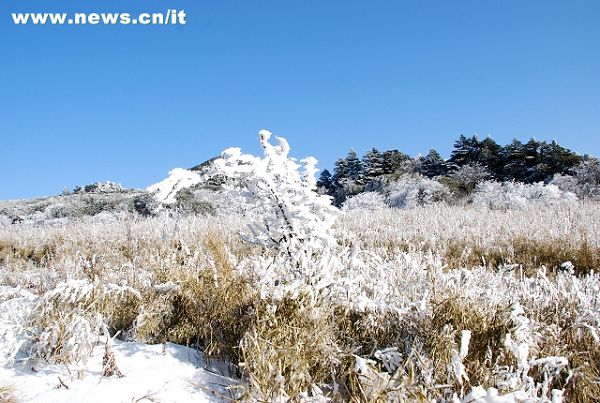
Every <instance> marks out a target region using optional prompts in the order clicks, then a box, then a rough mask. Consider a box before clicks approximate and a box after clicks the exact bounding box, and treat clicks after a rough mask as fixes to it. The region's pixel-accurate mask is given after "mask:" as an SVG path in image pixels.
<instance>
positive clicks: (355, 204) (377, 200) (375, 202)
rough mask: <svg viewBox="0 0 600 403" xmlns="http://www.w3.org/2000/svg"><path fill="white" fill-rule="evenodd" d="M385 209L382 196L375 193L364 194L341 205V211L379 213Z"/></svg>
mask: <svg viewBox="0 0 600 403" xmlns="http://www.w3.org/2000/svg"><path fill="white" fill-rule="evenodd" d="M386 207H387V205H386V203H385V196H384V195H382V194H380V193H376V192H364V193H359V194H357V195H356V196H354V197H351V198H349V199H347V200H346V201H345V202H344V204H343V205H342V210H343V211H352V210H363V211H379V210H382V209H384V208H386Z"/></svg>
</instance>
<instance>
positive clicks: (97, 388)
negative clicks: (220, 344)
mask: <svg viewBox="0 0 600 403" xmlns="http://www.w3.org/2000/svg"><path fill="white" fill-rule="evenodd" d="M13 290H14V291H12V292H11V290H10V289H9V287H2V290H0V294H2V295H0V297H2V298H0V301H2V300H4V302H2V303H1V304H0V351H1V352H2V356H1V357H0V385H11V386H12V387H13V388H14V391H15V392H14V395H15V397H16V398H17V399H18V401H19V402H40V403H41V402H43V403H50V402H84V401H85V402H87V403H90V402H150V401H154V402H192V401H194V402H221V401H231V399H232V398H233V397H234V395H235V389H236V385H239V382H238V381H235V380H233V379H231V378H229V377H227V376H224V375H222V374H223V373H224V372H226V368H227V366H226V365H225V364H222V363H213V362H211V363H210V365H208V366H207V365H206V364H207V363H206V361H205V359H204V357H203V355H202V353H200V352H198V351H197V350H194V349H192V348H189V347H184V346H180V345H176V344H172V343H166V344H164V345H163V344H157V345H148V344H143V343H135V342H124V341H120V340H111V342H110V343H111V349H112V351H113V353H114V356H115V359H116V364H117V366H118V368H119V370H120V371H121V372H122V373H123V375H124V376H123V377H122V378H119V377H117V376H112V377H110V378H107V377H103V376H102V374H103V364H102V360H103V356H104V351H105V343H106V338H105V337H102V338H100V340H99V343H98V344H97V345H96V346H95V347H94V350H93V354H92V356H91V358H90V359H89V360H88V361H87V363H86V364H85V365H80V366H77V365H70V366H68V367H67V366H65V365H57V364H49V363H47V362H44V361H42V360H39V359H26V358H23V357H22V356H20V355H17V356H16V359H15V360H14V362H13V361H12V360H11V359H9V358H7V354H8V353H9V352H10V349H9V340H10V336H11V334H12V332H11V329H12V327H13V324H14V322H13V320H14V318H15V313H17V312H18V311H21V313H22V312H23V309H19V307H24V308H25V310H26V307H27V306H30V302H31V294H29V293H27V292H26V291H22V290H18V289H13ZM27 294H29V295H27ZM11 322H12V323H11ZM7 336H8V337H7Z"/></svg>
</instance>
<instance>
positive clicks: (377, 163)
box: [363, 148, 384, 181]
mask: <svg viewBox="0 0 600 403" xmlns="http://www.w3.org/2000/svg"><path fill="white" fill-rule="evenodd" d="M363 171H364V176H365V180H367V181H370V180H372V179H374V178H377V177H378V176H381V175H383V174H384V166H383V156H382V155H381V153H380V152H379V150H377V149H376V148H372V149H371V150H370V151H368V152H367V153H366V154H365V156H364V157H363Z"/></svg>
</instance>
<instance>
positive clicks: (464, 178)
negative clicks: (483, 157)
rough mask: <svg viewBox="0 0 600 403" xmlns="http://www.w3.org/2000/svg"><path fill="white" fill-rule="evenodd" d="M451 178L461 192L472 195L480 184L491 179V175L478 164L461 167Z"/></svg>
mask: <svg viewBox="0 0 600 403" xmlns="http://www.w3.org/2000/svg"><path fill="white" fill-rule="evenodd" d="M450 177H451V178H452V179H453V180H454V181H456V183H457V185H458V188H459V189H460V190H461V191H463V192H464V193H466V194H471V193H472V192H473V190H474V189H475V186H477V184H478V183H479V182H481V181H483V180H485V179H487V178H489V177H490V173H489V171H488V170H487V168H486V167H484V166H483V165H480V164H477V163H476V164H468V165H462V166H460V167H459V168H457V169H456V170H455V171H454V172H453V173H452V174H451V175H450Z"/></svg>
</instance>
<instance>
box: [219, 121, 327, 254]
mask: <svg viewBox="0 0 600 403" xmlns="http://www.w3.org/2000/svg"><path fill="white" fill-rule="evenodd" d="M271 135H272V134H271V132H269V131H267V130H261V131H260V132H259V138H260V144H261V146H262V149H263V152H264V157H263V158H260V157H255V156H253V155H249V154H243V153H242V152H241V150H240V149H239V148H229V149H227V150H225V151H223V153H222V157H221V158H220V159H217V160H215V162H214V170H213V172H212V174H224V175H226V176H227V177H229V178H232V179H233V180H234V181H235V184H234V185H233V189H232V190H233V191H236V192H241V194H242V195H243V196H244V197H245V199H246V201H247V203H248V205H249V206H251V207H250V208H251V212H250V214H249V216H250V217H252V220H251V222H250V223H249V226H248V230H249V231H248V232H247V233H245V234H243V235H244V239H246V240H247V241H250V242H253V243H259V244H262V245H267V246H271V247H276V248H278V249H279V251H280V252H283V253H285V254H287V255H288V256H291V255H293V254H294V253H296V252H298V251H299V250H304V251H306V250H311V249H315V250H316V249H323V248H328V247H331V246H333V245H335V239H334V237H333V232H332V225H333V222H334V220H335V217H336V211H337V210H336V209H335V207H333V206H332V205H331V198H330V197H328V196H324V195H319V194H318V193H317V192H315V190H316V183H317V182H316V178H315V174H316V172H317V168H316V163H317V160H316V159H315V158H313V157H307V158H304V159H303V160H301V161H300V163H301V164H302V165H300V164H298V162H296V159H294V158H290V157H289V156H288V154H289V151H290V146H289V145H288V143H287V141H286V140H285V139H284V138H282V137H276V140H277V145H272V144H271V143H270V142H269V139H270V138H271ZM239 186H241V189H240V188H239Z"/></svg>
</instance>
